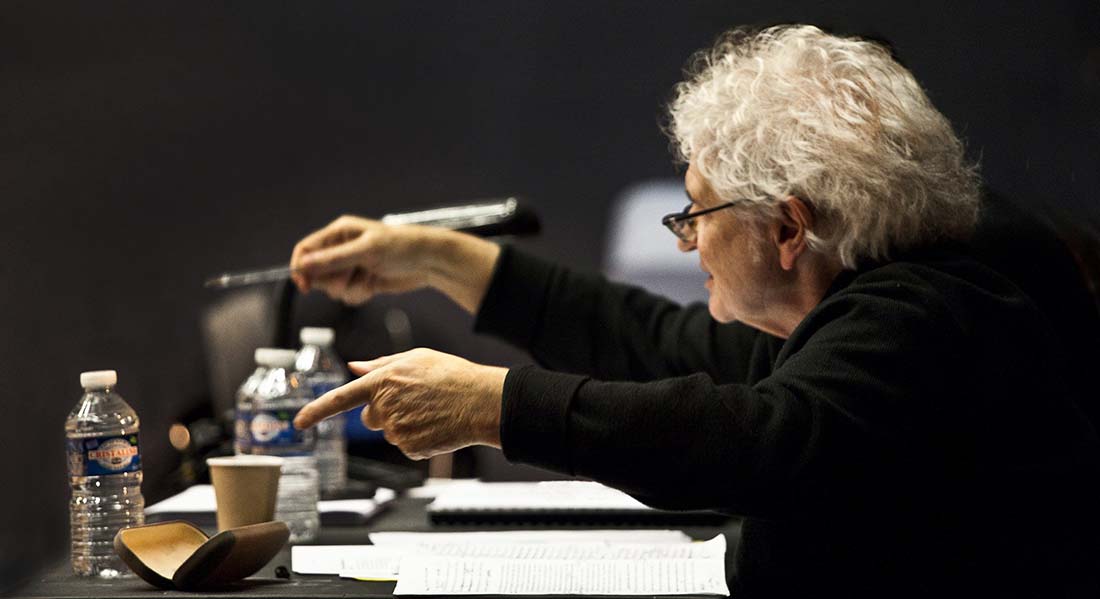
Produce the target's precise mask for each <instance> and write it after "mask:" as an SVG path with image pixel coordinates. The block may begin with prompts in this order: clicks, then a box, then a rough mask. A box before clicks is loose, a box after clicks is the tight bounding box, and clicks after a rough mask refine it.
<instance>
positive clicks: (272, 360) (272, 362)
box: [255, 347, 298, 368]
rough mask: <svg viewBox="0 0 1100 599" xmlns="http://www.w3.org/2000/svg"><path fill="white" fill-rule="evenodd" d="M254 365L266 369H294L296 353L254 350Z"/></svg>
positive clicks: (276, 349) (263, 348)
mask: <svg viewBox="0 0 1100 599" xmlns="http://www.w3.org/2000/svg"><path fill="white" fill-rule="evenodd" d="M255 357H256V364H257V365H258V366H266V367H268V368H294V360H295V359H296V358H297V357H298V352H296V351H294V350H292V349H278V348H274V347H261V348H259V349H257V350H256V356H255Z"/></svg>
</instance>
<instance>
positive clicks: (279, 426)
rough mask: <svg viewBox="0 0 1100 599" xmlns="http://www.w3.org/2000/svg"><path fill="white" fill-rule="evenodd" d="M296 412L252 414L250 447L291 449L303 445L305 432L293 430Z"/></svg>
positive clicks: (259, 412)
mask: <svg viewBox="0 0 1100 599" xmlns="http://www.w3.org/2000/svg"><path fill="white" fill-rule="evenodd" d="M297 415H298V410H296V409H294V410H260V411H257V412H254V413H253V414H252V422H251V423H250V430H251V431H252V446H253V447H258V448H265V447H271V448H292V447H295V446H298V445H302V444H303V443H305V441H306V438H305V431H300V430H298V429H296V428H294V424H293V423H294V417H295V416H297Z"/></svg>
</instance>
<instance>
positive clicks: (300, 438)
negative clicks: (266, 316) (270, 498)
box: [250, 349, 321, 543]
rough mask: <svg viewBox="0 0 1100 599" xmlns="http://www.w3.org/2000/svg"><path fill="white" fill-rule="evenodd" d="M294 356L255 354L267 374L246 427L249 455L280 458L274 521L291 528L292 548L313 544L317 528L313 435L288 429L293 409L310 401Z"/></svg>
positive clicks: (270, 351)
mask: <svg viewBox="0 0 1100 599" xmlns="http://www.w3.org/2000/svg"><path fill="white" fill-rule="evenodd" d="M295 355H296V352H295V351H294V350H290V349H264V350H260V351H257V357H258V358H260V360H258V361H259V362H260V364H261V366H265V367H267V374H265V375H264V378H263V380H261V381H260V384H259V386H258V387H257V389H256V394H255V396H254V397H253V400H252V422H251V425H250V430H251V432H252V439H251V449H252V453H253V454H260V455H275V456H280V457H282V458H283V471H282V475H281V476H280V478H279V497H278V499H277V501H276V506H275V519H276V520H282V521H283V522H286V524H287V526H288V527H290V541H291V542H292V543H297V542H302V541H312V540H314V539H316V538H317V531H318V529H320V527H321V521H320V518H319V517H318V513H317V501H318V499H319V498H320V490H319V486H318V475H317V461H316V459H315V458H314V457H313V447H314V443H315V436H314V432H313V430H312V429H311V430H305V431H300V430H298V429H296V428H294V424H293V422H294V417H295V416H296V415H297V414H298V410H301V409H302V406H304V405H306V404H307V403H309V401H310V400H311V399H313V393H312V392H310V390H309V387H308V386H307V385H306V384H305V381H304V380H303V379H302V376H301V375H300V374H299V373H297V372H295V371H294V359H295Z"/></svg>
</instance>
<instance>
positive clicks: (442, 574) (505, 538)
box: [291, 530, 729, 595]
mask: <svg viewBox="0 0 1100 599" xmlns="http://www.w3.org/2000/svg"><path fill="white" fill-rule="evenodd" d="M371 540H372V542H374V543H376V545H343V546H295V547H293V548H292V550H291V563H292V568H293V569H294V571H295V572H298V573H300V574H339V575H340V576H343V577H346V578H357V579H361V580H397V581H398V582H397V587H396V588H395V589H394V594H396V595H483V594H493V595H495V594H503V595H509V594H517V595H681V594H693V595H695V594H711V595H729V589H728V587H727V586H726V578H725V553H726V539H725V537H724V536H722V535H719V536H717V537H715V538H713V539H711V540H710V541H707V542H704V543H692V542H690V539H689V538H688V537H687V536H686V535H684V534H683V533H682V532H678V531H671V530H666V531H644V530H643V531H629V530H613V531H507V532H479V533H374V534H372V535H371Z"/></svg>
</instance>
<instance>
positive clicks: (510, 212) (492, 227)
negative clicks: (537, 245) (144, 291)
mask: <svg viewBox="0 0 1100 599" xmlns="http://www.w3.org/2000/svg"><path fill="white" fill-rule="evenodd" d="M380 220H381V221H382V222H383V223H386V224H387V225H427V226H433V227H443V228H445V229H452V230H454V231H463V232H466V233H470V234H472V235H477V236H479V237H498V236H504V235H510V236H515V237H522V236H527V235H535V234H537V233H538V232H539V231H540V230H541V228H542V226H541V223H540V222H539V218H538V215H537V214H535V212H534V210H532V209H531V207H530V206H529V205H528V203H527V202H526V201H524V200H522V199H521V198H519V197H516V196H509V197H505V198H496V199H489V200H481V201H479V202H475V203H473V204H462V205H458V206H446V207H443V208H432V209H430V210H419V211H416V212H402V213H398V214H387V215H385V216H383V217H382V218H381V219H380ZM288 278H290V267H289V266H276V267H274V268H263V269H259V270H247V271H240V272H226V273H222V274H220V275H217V276H215V277H210V278H208V279H207V280H206V281H205V282H204V283H203V287H207V288H214V289H228V288H230V287H241V286H244V285H256V284H259V283H272V282H277V281H284V280H286V279H288Z"/></svg>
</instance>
